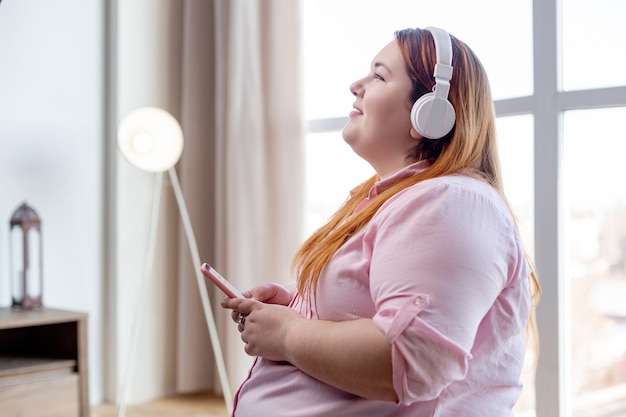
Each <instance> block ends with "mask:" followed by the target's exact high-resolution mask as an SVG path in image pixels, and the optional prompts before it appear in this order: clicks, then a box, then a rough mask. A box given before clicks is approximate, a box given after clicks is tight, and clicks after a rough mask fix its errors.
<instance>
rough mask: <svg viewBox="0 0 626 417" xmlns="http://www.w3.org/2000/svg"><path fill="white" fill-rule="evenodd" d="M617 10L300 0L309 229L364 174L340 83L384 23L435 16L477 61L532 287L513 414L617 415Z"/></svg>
mask: <svg viewBox="0 0 626 417" xmlns="http://www.w3.org/2000/svg"><path fill="white" fill-rule="evenodd" d="M487 11H488V12H487ZM625 12H626V3H624V2H623V1H621V0H598V1H596V2H592V3H590V2H588V1H585V0H562V3H561V1H559V0H534V1H531V0H526V1H517V2H506V1H505V2H503V1H498V0H477V1H474V2H467V1H464V0H446V1H441V2H431V3H429V4H428V7H425V6H424V4H423V3H421V2H415V1H414V0H389V1H386V2H384V3H381V2H377V1H372V0H341V1H336V0H315V1H313V0H308V1H303V19H304V24H305V30H304V40H305V82H306V85H305V94H306V97H305V104H306V106H305V107H306V116H307V119H308V120H309V132H308V135H307V139H306V140H307V178H308V180H307V225H306V231H307V234H308V233H310V232H311V231H312V230H313V229H315V228H316V227H318V226H319V225H321V223H322V222H323V221H325V220H326V219H327V218H328V217H329V216H330V215H331V214H332V213H333V212H334V210H335V209H336V208H337V207H338V205H339V204H340V203H341V202H343V201H344V200H345V198H346V197H347V196H348V192H349V190H350V189H351V188H352V187H354V186H355V185H357V183H359V182H361V181H363V180H365V179H366V178H367V177H369V176H370V175H371V174H372V173H373V171H372V170H371V168H370V167H369V166H368V165H367V164H366V163H364V162H363V161H362V160H360V159H359V158H358V157H357V156H355V155H354V154H353V153H352V152H351V150H350V149H349V147H348V146H347V145H346V144H345V143H344V142H343V140H342V137H341V130H342V128H343V126H344V125H345V123H346V122H347V120H348V119H347V115H348V112H349V111H350V110H351V108H352V102H353V97H352V95H351V94H350V92H349V85H350V83H351V82H353V81H354V80H356V79H358V78H360V77H361V76H363V75H364V74H365V73H366V72H367V71H368V69H369V64H370V60H371V59H372V58H373V56H374V55H375V54H376V53H377V52H378V51H379V50H380V49H381V48H382V47H383V46H384V45H386V44H387V43H388V42H389V41H391V40H392V39H393V32H394V30H396V29H401V28H404V27H412V26H418V27H425V26H429V25H432V26H441V27H444V28H446V29H447V30H449V31H450V32H451V33H452V34H453V35H456V36H458V37H459V38H460V39H462V40H464V41H465V42H467V43H468V44H469V45H470V47H472V49H473V50H474V51H475V52H476V54H477V55H478V56H479V57H480V58H481V59H482V62H483V64H484V66H485V68H486V70H487V73H488V74H489V77H490V80H491V86H492V90H493V95H494V99H495V106H496V112H497V115H498V119H497V121H496V123H497V129H498V147H499V152H500V156H501V162H502V169H503V181H504V186H505V191H506V193H507V196H508V198H509V200H510V202H511V204H512V206H513V209H514V211H515V213H516V215H517V217H518V220H519V221H520V224H521V231H522V235H523V238H524V239H525V241H526V243H527V244H528V245H530V249H531V250H534V251H535V259H536V264H537V269H538V273H539V278H540V281H541V284H542V289H543V296H542V300H541V303H540V306H539V309H538V310H537V322H538V326H539V334H540V338H541V339H540V342H541V343H540V352H539V353H540V356H539V358H538V361H539V362H538V367H537V368H536V373H537V375H536V378H535V368H534V367H533V366H532V365H533V364H534V361H535V359H536V358H533V357H531V356H530V355H532V352H529V357H528V358H527V359H528V364H529V366H528V367H527V370H526V371H525V372H524V373H523V375H522V379H523V383H524V391H523V393H522V397H521V398H520V401H519V403H518V404H517V407H516V410H515V411H516V416H517V417H531V416H533V417H534V416H536V417H570V416H573V417H609V416H618V415H626V303H624V301H623V299H624V296H625V294H626V192H625V191H624V190H626V188H625V187H623V186H622V185H621V181H622V179H623V178H626V168H624V167H625V166H626V164H624V163H622V159H623V158H624V155H626V134H625V133H624V130H623V129H621V125H620V124H621V121H622V120H624V118H625V117H626V75H625V74H626V54H623V53H622V52H621V51H622V49H623V48H622V43H623V40H624V39H626V26H624V25H623V24H622V23H621V20H622V19H623V16H624V15H625ZM493 16H497V18H494V17H493ZM533 17H534V18H535V20H534V21H533ZM559 31H560V32H559Z"/></svg>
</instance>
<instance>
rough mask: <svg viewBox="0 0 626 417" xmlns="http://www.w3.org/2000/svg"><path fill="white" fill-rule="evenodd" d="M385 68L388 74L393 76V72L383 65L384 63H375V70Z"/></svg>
mask: <svg viewBox="0 0 626 417" xmlns="http://www.w3.org/2000/svg"><path fill="white" fill-rule="evenodd" d="M380 67H383V68H384V69H386V70H387V72H389V73H390V74H392V73H393V72H392V71H391V70H390V69H389V67H388V66H387V65H385V64H383V63H382V62H374V68H380Z"/></svg>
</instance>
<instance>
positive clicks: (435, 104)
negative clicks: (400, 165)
mask: <svg viewBox="0 0 626 417" xmlns="http://www.w3.org/2000/svg"><path fill="white" fill-rule="evenodd" d="M455 119H456V113H455V111H454V107H453V106H452V103H450V102H449V101H448V100H442V99H439V98H436V97H435V93H426V94H424V95H423V96H421V97H420V98H418V99H417V101H416V102H415V103H414V104H413V108H412V109H411V125H412V126H413V129H415V131H417V133H419V134H420V135H422V136H424V137H425V138H427V139H441V138H442V137H444V136H445V135H447V134H448V133H449V132H450V131H451V130H452V128H453V127H454V121H455ZM438 121H439V122H438Z"/></svg>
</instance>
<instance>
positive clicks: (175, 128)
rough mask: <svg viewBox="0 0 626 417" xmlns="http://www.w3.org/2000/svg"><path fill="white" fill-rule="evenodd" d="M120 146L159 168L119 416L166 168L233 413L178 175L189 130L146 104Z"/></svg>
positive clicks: (151, 168) (141, 163)
mask: <svg viewBox="0 0 626 417" xmlns="http://www.w3.org/2000/svg"><path fill="white" fill-rule="evenodd" d="M118 146H119V149H120V151H121V153H122V154H123V155H124V156H125V157H126V159H127V160H128V161H129V162H130V163H131V164H132V165H134V166H135V167H137V168H139V169H142V170H144V171H148V172H155V173H157V178H156V181H155V188H154V197H153V207H152V215H151V216H152V217H151V224H150V232H149V235H148V239H149V240H148V248H147V256H146V264H145V267H144V278H143V283H142V284H143V285H142V287H143V288H142V289H143V294H142V296H141V297H140V302H139V303H137V307H136V311H135V318H134V321H133V328H132V330H131V341H130V346H129V351H128V358H127V362H126V370H125V373H124V379H123V381H122V385H121V389H120V394H119V413H118V416H119V417H124V416H125V412H126V402H127V395H128V389H129V385H130V378H131V375H132V364H133V362H134V360H132V359H133V358H134V354H135V353H136V350H137V349H136V345H137V339H138V333H139V332H138V330H139V327H140V324H141V322H142V319H143V311H144V304H145V300H146V298H147V295H148V288H149V285H148V284H149V281H150V280H149V276H150V272H151V268H152V264H153V261H154V254H155V249H156V245H155V243H156V230H157V225H158V218H159V208H160V200H161V187H162V184H163V173H164V172H165V171H167V173H168V175H169V178H170V180H171V183H172V188H173V190H174V195H175V197H176V203H177V205H178V209H179V212H180V216H181V220H182V223H183V227H184V230H185V235H186V237H187V242H188V245H189V249H190V252H191V258H192V262H193V264H194V268H193V270H194V271H195V277H196V283H197V285H198V290H199V293H200V299H201V302H202V308H203V310H204V316H205V320H206V324H207V328H208V331H209V336H210V339H211V346H212V348H213V354H214V356H215V363H216V366H217V371H218V374H219V379H220V384H221V387H222V392H223V394H224V401H225V403H226V409H227V411H228V414H229V415H230V414H231V413H232V408H233V404H232V393H231V389H230V383H229V381H228V374H227V372H226V365H225V362H224V357H223V354H222V348H221V345H220V342H219V336H218V333H217V327H216V325H215V318H214V316H213V310H212V308H211V301H210V299H209V295H208V291H207V288H206V285H205V283H204V279H203V276H202V273H201V272H200V263H201V260H200V254H199V251H198V245H197V242H196V238H195V234H194V232H193V228H192V225H191V220H190V218H189V213H188V211H187V205H186V204H185V199H184V195H183V192H182V188H181V186H180V181H179V180H178V174H177V173H176V169H175V168H174V166H175V165H176V163H177V162H178V160H179V159H180V156H181V154H182V148H183V134H182V129H181V128H180V125H179V124H178V121H177V120H176V119H175V118H174V117H173V116H172V115H170V114H169V113H167V112H166V111H164V110H162V109H159V108H156V107H144V108H140V109H137V110H135V111H133V112H131V113H129V114H128V115H127V116H126V117H125V118H124V120H123V121H122V123H120V126H119V129H118Z"/></svg>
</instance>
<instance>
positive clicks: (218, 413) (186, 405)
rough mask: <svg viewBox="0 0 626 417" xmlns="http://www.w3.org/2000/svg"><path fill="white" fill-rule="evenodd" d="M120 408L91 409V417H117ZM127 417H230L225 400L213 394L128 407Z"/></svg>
mask: <svg viewBox="0 0 626 417" xmlns="http://www.w3.org/2000/svg"><path fill="white" fill-rule="evenodd" d="M117 416H118V407H117V406H115V405H110V404H102V405H97V406H94V407H91V416H90V417H117ZM126 417H228V413H227V412H226V406H225V405H224V399H223V398H221V397H215V396H214V395H212V394H205V393H200V394H188V395H179V396H176V397H171V398H163V399H160V400H156V401H151V402H149V403H145V404H132V405H128V406H127V407H126Z"/></svg>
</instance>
